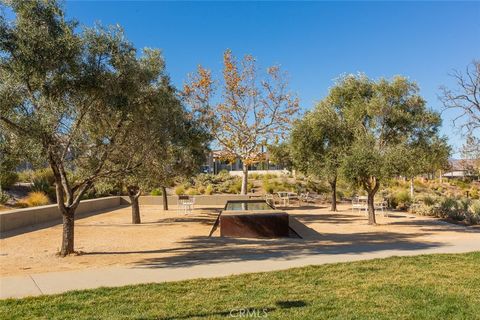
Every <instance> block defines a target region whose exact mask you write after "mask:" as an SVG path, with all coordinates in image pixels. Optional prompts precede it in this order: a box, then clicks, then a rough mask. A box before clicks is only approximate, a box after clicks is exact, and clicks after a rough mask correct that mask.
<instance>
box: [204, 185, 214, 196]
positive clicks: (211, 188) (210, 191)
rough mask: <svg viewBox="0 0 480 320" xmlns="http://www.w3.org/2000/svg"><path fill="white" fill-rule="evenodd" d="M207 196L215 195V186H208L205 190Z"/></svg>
mask: <svg viewBox="0 0 480 320" xmlns="http://www.w3.org/2000/svg"><path fill="white" fill-rule="evenodd" d="M205 194H206V195H211V194H213V186H212V185H211V184H209V185H207V187H206V188H205Z"/></svg>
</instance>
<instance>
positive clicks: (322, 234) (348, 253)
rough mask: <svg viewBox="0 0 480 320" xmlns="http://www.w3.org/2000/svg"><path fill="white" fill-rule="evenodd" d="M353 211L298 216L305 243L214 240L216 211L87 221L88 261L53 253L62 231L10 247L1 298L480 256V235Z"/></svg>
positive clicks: (80, 227)
mask: <svg viewBox="0 0 480 320" xmlns="http://www.w3.org/2000/svg"><path fill="white" fill-rule="evenodd" d="M347 208H348V207H345V208H344V209H343V210H341V211H340V212H337V213H331V212H329V211H328V209H327V208H320V207H313V208H311V207H310V208H308V207H307V208H296V209H291V210H289V213H290V215H291V216H290V217H291V221H290V225H291V227H292V228H294V229H295V231H296V232H297V233H298V234H299V235H300V236H301V237H302V239H294V238H286V239H285V238H284V239H235V238H220V237H218V236H214V237H208V236H206V235H208V233H209V231H210V229H211V226H212V224H213V222H214V220H215V219H216V214H215V212H210V211H208V210H207V211H205V210H197V211H196V212H195V213H194V214H192V215H188V216H185V215H183V214H182V215H179V214H177V213H176V212H159V209H158V208H157V207H156V206H151V207H143V208H142V212H143V216H142V220H143V221H142V222H143V223H142V225H131V224H130V212H129V208H123V209H118V210H114V211H111V212H109V213H104V214H102V215H98V216H92V217H89V218H85V219H81V220H79V221H78V222H77V224H76V225H77V228H76V235H77V236H78V238H77V239H78V242H77V248H79V249H80V250H85V252H84V253H83V254H82V255H79V256H72V257H68V258H64V259H60V258H57V257H55V255H54V253H53V252H50V251H48V249H47V248H51V246H52V243H54V241H55V240H56V239H58V238H59V237H60V234H61V226H53V227H46V228H43V229H40V230H36V231H31V230H27V231H26V232H25V233H22V234H19V235H12V236H11V237H7V238H5V239H0V248H1V255H0V265H1V268H2V270H1V271H2V272H3V276H2V277H0V298H2V299H4V298H20V297H26V296H36V295H41V294H56V293H62V292H66V291H69V290H81V289H92V288H98V287H117V286H124V285H132V284H140V283H159V282H166V281H178V280H187V279H194V278H211V277H222V276H228V275H233V274H242V273H249V272H263V271H275V270H282V269H288V268H293V267H302V266H307V265H320V264H325V263H336V262H348V261H356V260H365V259H375V258H385V257H390V256H412V255H420V254H433V253H464V252H471V251H480V228H472V227H463V226H458V225H452V224H449V223H446V222H442V221H439V220H437V219H433V218H428V217H419V216H414V215H410V214H406V213H398V212H393V213H391V214H390V215H389V216H387V217H383V216H382V215H379V216H378V218H377V219H378V221H379V225H377V226H369V225H368V224H367V223H366V218H365V216H364V215H363V213H359V212H352V211H351V210H348V209H347ZM159 217H160V218H159ZM159 235H161V236H159ZM133 249H134V250H133ZM89 266H90V267H89ZM62 268H63V269H62ZM66 268H70V269H66ZM27 270H28V271H27Z"/></svg>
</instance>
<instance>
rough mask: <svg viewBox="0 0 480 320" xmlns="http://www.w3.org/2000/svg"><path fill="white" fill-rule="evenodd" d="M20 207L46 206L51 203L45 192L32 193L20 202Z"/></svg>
mask: <svg viewBox="0 0 480 320" xmlns="http://www.w3.org/2000/svg"><path fill="white" fill-rule="evenodd" d="M19 203H20V205H21V206H23V205H25V206H26V207H37V206H44V205H47V204H49V203H50V200H49V199H48V196H47V195H46V194H45V193H43V192H38V191H34V192H30V193H29V194H28V195H27V196H26V197H25V198H23V199H22V200H20V201H19Z"/></svg>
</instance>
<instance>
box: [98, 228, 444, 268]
mask: <svg viewBox="0 0 480 320" xmlns="http://www.w3.org/2000/svg"><path fill="white" fill-rule="evenodd" d="M425 235H427V234H426V233H424V232H422V233H410V234H405V233H394V232H361V233H355V234H333V233H323V234H322V235H321V239H314V240H308V239H294V238H281V239H246V238H242V239H240V238H220V237H219V238H209V237H207V236H204V237H203V236H202V237H198V236H197V237H190V238H187V239H185V240H184V241H182V242H180V247H177V248H170V249H162V250H150V251H131V252H116V253H113V252H108V253H102V252H91V253H89V254H129V253H157V254H161V256H158V257H154V258H147V259H142V260H139V261H137V262H136V263H135V266H137V267H144V268H164V267H189V266H195V265H204V264H212V263H225V262H240V261H262V260H268V259H283V260H293V259H297V258H300V257H305V256H309V255H337V254H338V255H341V254H363V253H372V252H380V251H386V250H402V251H415V250H424V249H429V248H434V247H440V246H442V245H443V244H442V243H440V242H426V241H420V240H418V239H417V238H418V237H424V236H425Z"/></svg>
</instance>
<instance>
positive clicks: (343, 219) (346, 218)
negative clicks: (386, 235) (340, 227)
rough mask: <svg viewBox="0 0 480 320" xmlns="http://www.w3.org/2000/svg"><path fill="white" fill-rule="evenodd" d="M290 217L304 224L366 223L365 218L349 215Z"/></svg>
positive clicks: (301, 215) (311, 214) (298, 215)
mask: <svg viewBox="0 0 480 320" xmlns="http://www.w3.org/2000/svg"><path fill="white" fill-rule="evenodd" d="M291 216H293V217H295V218H297V219H299V220H301V221H305V222H320V223H342V224H343V223H358V222H359V221H364V222H368V219H367V218H366V217H362V216H358V215H349V214H343V213H339V212H338V213H317V214H313V213H310V214H295V213H293V214H291Z"/></svg>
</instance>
